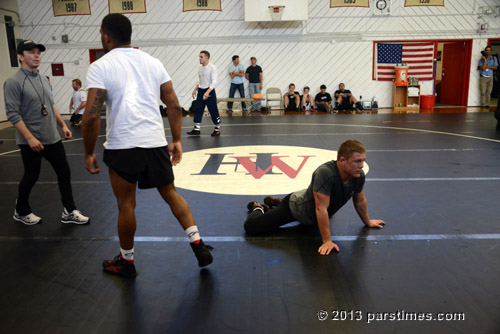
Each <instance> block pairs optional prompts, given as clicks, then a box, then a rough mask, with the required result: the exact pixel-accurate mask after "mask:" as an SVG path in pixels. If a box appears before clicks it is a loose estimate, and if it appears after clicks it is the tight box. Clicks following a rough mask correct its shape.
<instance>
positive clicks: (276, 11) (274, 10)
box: [268, 6, 285, 21]
mask: <svg viewBox="0 0 500 334" xmlns="http://www.w3.org/2000/svg"><path fill="white" fill-rule="evenodd" d="M268 8H269V12H270V13H271V19H272V20H273V21H281V15H283V9H284V8H285V6H268Z"/></svg>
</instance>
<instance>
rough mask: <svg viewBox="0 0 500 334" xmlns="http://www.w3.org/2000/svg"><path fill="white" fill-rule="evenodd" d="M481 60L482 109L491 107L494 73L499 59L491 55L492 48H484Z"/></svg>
mask: <svg viewBox="0 0 500 334" xmlns="http://www.w3.org/2000/svg"><path fill="white" fill-rule="evenodd" d="M481 53H482V56H481V59H480V60H479V75H480V77H479V89H480V91H481V108H489V107H490V99H491V91H492V90H493V74H494V73H493V72H494V71H496V70H497V68H498V59H497V58H496V57H495V56H492V55H491V46H487V47H485V48H484V51H483V52H481Z"/></svg>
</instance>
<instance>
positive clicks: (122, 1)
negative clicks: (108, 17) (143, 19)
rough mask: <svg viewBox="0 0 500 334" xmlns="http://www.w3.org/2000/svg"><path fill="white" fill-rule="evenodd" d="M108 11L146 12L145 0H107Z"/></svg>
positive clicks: (125, 12)
mask: <svg viewBox="0 0 500 334" xmlns="http://www.w3.org/2000/svg"><path fill="white" fill-rule="evenodd" d="M108 4H109V13H110V14H111V13H119V14H127V13H146V0H108Z"/></svg>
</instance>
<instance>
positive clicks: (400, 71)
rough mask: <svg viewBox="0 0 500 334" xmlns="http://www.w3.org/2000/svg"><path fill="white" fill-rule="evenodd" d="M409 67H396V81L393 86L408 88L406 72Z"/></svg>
mask: <svg viewBox="0 0 500 334" xmlns="http://www.w3.org/2000/svg"><path fill="white" fill-rule="evenodd" d="M409 69H410V67H409V66H408V65H396V66H395V67H394V71H396V79H395V80H394V84H395V85H396V86H408V70H409Z"/></svg>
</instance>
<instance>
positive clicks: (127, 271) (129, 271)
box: [102, 255, 137, 277]
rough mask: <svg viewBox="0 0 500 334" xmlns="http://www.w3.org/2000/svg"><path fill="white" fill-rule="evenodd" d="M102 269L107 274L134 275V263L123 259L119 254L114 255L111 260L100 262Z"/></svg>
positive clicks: (135, 273)
mask: <svg viewBox="0 0 500 334" xmlns="http://www.w3.org/2000/svg"><path fill="white" fill-rule="evenodd" d="M102 270H103V271H104V272H107V273H108V274H113V275H120V276H124V277H135V276H137V272H136V271H135V265H134V264H133V263H130V262H128V261H127V260H125V259H123V258H122V257H121V255H117V256H115V258H114V259H113V260H105V261H104V262H103V263H102Z"/></svg>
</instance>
